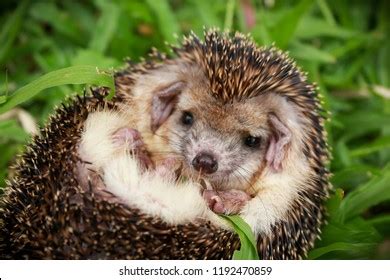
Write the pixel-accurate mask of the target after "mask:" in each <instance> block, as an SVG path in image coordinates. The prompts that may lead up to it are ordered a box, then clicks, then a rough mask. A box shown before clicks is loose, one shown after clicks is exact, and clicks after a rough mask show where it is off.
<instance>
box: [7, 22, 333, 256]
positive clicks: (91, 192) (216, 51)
mask: <svg viewBox="0 0 390 280" xmlns="http://www.w3.org/2000/svg"><path fill="white" fill-rule="evenodd" d="M171 49H172V55H171V56H169V57H168V56H167V55H165V54H162V53H159V52H157V51H153V52H152V54H151V56H150V57H149V59H148V60H145V61H142V62H141V63H138V64H134V63H131V62H130V63H129V65H128V66H127V68H125V69H124V70H121V71H118V72H117V73H116V74H115V85H116V93H115V98H114V100H113V101H107V100H106V99H105V98H104V96H105V95H106V94H107V89H105V88H97V89H94V90H93V96H91V97H89V96H84V97H77V98H76V99H75V100H73V101H72V102H71V103H70V104H68V105H63V107H62V108H60V109H58V110H57V112H56V114H55V115H54V116H53V117H52V118H51V119H50V121H49V123H48V125H47V126H46V127H45V128H44V129H43V130H42V131H41V135H40V136H36V137H34V139H33V140H32V143H31V144H30V145H29V146H28V148H27V151H26V152H25V153H24V154H23V155H22V157H21V158H20V160H19V161H18V164H17V167H16V175H15V176H14V178H12V179H11V181H9V182H8V186H7V188H6V189H5V194H4V195H3V196H2V198H1V201H0V221H1V227H0V239H1V240H2V241H1V245H0V257H1V258H6V259H7V258H14V259H97V258H98V259H229V258H231V256H232V254H233V252H234V250H236V249H237V248H239V246H240V245H239V240H238V237H237V235H235V234H234V233H233V232H231V231H230V230H228V229H226V228H224V227H221V226H219V225H217V224H215V223H213V222H211V221H204V220H194V221H191V222H186V223H182V224H172V223H168V222H166V221H165V220H163V219H161V218H160V217H156V216H153V215H148V214H145V213H144V212H143V211H140V209H137V208H135V207H132V206H131V205H128V204H126V203H123V201H121V200H118V198H117V197H116V196H115V195H114V194H112V193H111V192H107V190H104V189H103V190H100V189H99V191H97V190H96V187H95V186H94V185H93V182H91V181H88V182H87V184H85V183H82V182H80V181H81V180H80V178H79V177H78V176H77V174H78V172H79V169H78V166H79V162H80V156H79V153H78V147H79V144H80V139H81V137H82V133H83V129H84V124H85V122H86V120H87V119H88V116H90V115H91V114H93V113H96V112H101V111H102V110H105V111H107V110H108V111H120V110H123V106H126V104H129V103H132V102H134V100H135V99H134V96H136V95H137V94H142V89H144V90H145V89H146V90H147V88H142V86H141V87H139V85H140V84H141V85H143V86H144V87H146V86H148V84H147V83H149V86H150V85H152V84H153V83H152V82H155V83H156V84H159V83H160V82H161V81H163V82H164V78H165V77H166V76H169V75H168V74H169V73H167V71H166V69H170V68H171V69H174V68H175V67H176V68H179V69H180V67H184V68H181V69H184V70H183V71H185V70H188V69H196V70H194V71H196V72H197V73H198V74H199V75H200V76H201V77H202V80H201V81H202V82H201V84H202V88H203V89H204V90H203V91H202V92H203V94H204V97H205V99H206V100H213V102H214V101H215V102H217V103H219V104H221V106H234V104H237V103H240V104H241V103H245V102H256V101H255V100H257V102H258V103H257V106H258V110H259V111H261V110H262V106H263V107H267V106H269V105H273V106H271V108H272V110H271V111H266V115H267V116H268V117H269V119H265V120H264V123H267V124H268V125H269V133H268V134H264V135H262V134H259V135H254V136H253V135H250V134H249V136H251V137H252V138H259V137H260V136H261V137H260V138H264V139H265V140H264V141H262V142H263V144H262V145H263V147H264V149H265V152H264V150H263V152H264V153H263V156H262V158H261V162H262V163H261V164H260V165H259V168H258V172H254V174H253V176H254V178H255V179H258V178H260V177H261V176H263V175H264V172H265V171H264V170H269V172H271V173H270V174H268V173H267V174H268V175H267V177H266V178H268V180H270V181H271V182H273V183H272V184H273V187H272V188H270V189H265V190H262V189H261V186H259V188H258V190H260V191H264V193H265V196H267V192H268V193H269V197H270V199H269V200H268V204H266V205H264V206H266V207H270V208H272V207H273V208H275V207H274V205H273V203H277V205H276V206H277V207H281V208H282V209H280V211H279V210H278V208H275V209H276V210H275V211H274V210H273V212H272V214H273V215H272V217H274V218H272V217H271V219H269V217H267V221H268V222H267V227H266V229H265V230H264V229H263V228H262V227H261V226H260V228H258V227H256V225H257V224H258V223H259V219H260V220H261V217H262V215H260V214H259V213H258V211H255V212H253V211H252V212H251V211H249V213H250V214H251V215H246V216H245V215H243V216H244V217H245V218H246V221H247V222H248V224H249V225H250V226H251V227H252V229H254V232H255V234H256V236H257V249H258V253H259V257H260V258H261V259H301V258H304V257H305V256H306V254H307V252H308V250H309V249H311V248H312V247H313V246H314V241H315V240H316V238H317V237H318V236H319V234H320V227H321V225H322V223H323V221H324V216H325V208H324V201H325V200H326V198H327V197H328V193H329V190H330V188H331V185H330V183H329V171H328V169H327V167H326V166H327V162H328V158H329V155H328V147H327V142H326V132H325V130H324V119H325V112H324V111H323V109H322V108H321V105H320V101H319V96H318V94H317V93H316V87H315V86H314V85H313V84H310V83H309V82H308V81H307V78H306V75H305V74H304V73H302V71H301V70H300V69H299V68H298V67H297V66H296V65H295V64H294V62H292V60H291V59H290V58H288V57H287V55H285V54H284V53H283V52H281V51H279V50H277V49H275V48H274V47H273V48H259V47H257V46H256V44H255V43H254V42H253V40H252V39H251V38H250V37H249V36H246V35H243V34H240V33H235V34H233V35H232V34H229V33H221V32H219V31H218V30H214V29H213V30H209V31H206V32H205V36H204V40H201V39H199V38H198V37H197V36H196V35H195V34H193V33H191V34H190V35H189V36H188V37H185V38H184V40H183V42H182V43H181V44H180V45H179V46H171ZM188 67H190V68H188ZM164 75H165V76H164ZM148 77H149V78H150V77H155V80H154V81H153V80H152V81H151V80H150V79H149V80H148V79H144V78H148ZM143 81H146V82H144V83H143ZM165 82H166V81H165ZM162 84H164V83H162ZM137 88H138V93H137ZM202 98H203V97H202ZM275 100H276V101H275ZM174 102H175V103H174V105H175V106H176V104H177V103H178V102H180V101H177V99H175V101H174ZM279 105H280V106H281V107H280V106H279ZM148 106H149V108H150V105H148ZM275 106H276V107H275ZM278 106H279V107H278ZM173 108H174V107H173ZM251 110H253V109H251ZM176 111H177V112H178V111H179V110H175V109H173V110H172V112H170V113H171V114H174V112H176ZM256 112H257V111H254V112H253V113H256ZM129 113H130V114H132V113H134V114H138V113H139V112H136V111H135V112H131V111H130V112H129ZM152 113H153V112H152ZM187 113H188V112H187ZM251 113H252V111H251ZM171 117H172V116H170V117H169V118H171ZM152 120H153V118H152ZM164 121H165V120H164ZM220 121H221V120H220ZM163 125H164V124H163V123H162V122H158V121H157V122H153V121H152V128H151V131H152V134H151V135H150V137H151V138H153V137H154V136H153V135H154V134H157V133H155V132H156V131H158V130H159V129H161V128H162V127H163ZM160 126H161V127H160ZM153 133H154V134H153ZM246 133H247V132H246ZM147 137H149V136H147ZM245 139H246V138H245ZM252 140H253V139H252ZM255 140H256V139H255ZM249 142H251V141H249ZM152 148H153V147H152ZM292 155H295V156H292ZM278 187H280V188H279V189H278ZM284 190H287V192H286V193H285V194H283V191H284ZM278 199H279V200H281V201H282V202H284V203H283V205H282V204H280V203H278V201H277V200H278ZM253 200H254V199H252V200H251V201H253ZM251 201H249V202H248V204H250V203H251ZM259 203H262V201H260V202H257V205H258V204H259ZM247 208H249V209H250V207H247ZM273 208H272V209H273ZM247 210H248V209H247ZM266 211H267V208H264V212H265V215H266V216H267V213H266ZM252 214H255V215H252ZM263 217H264V215H263Z"/></svg>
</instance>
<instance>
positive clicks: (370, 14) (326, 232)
mask: <svg viewBox="0 0 390 280" xmlns="http://www.w3.org/2000/svg"><path fill="white" fill-rule="evenodd" d="M244 2H245V1H238V0H237V1H236V0H229V1H223V0H219V1H207V0H206V1H195V0H187V1H184V0H172V1H167V0H160V1H125V0H116V1H104V0H95V1H39V0H36V1H2V2H1V4H0V8H1V9H0V14H1V16H0V26H1V29H0V112H6V111H9V110H10V109H11V108H12V107H14V106H17V107H18V108H23V109H25V110H26V111H28V112H29V113H30V114H31V115H32V116H33V118H34V119H35V121H36V122H37V123H38V124H40V125H43V124H44V123H45V121H46V120H47V118H48V116H49V115H50V114H51V113H52V112H53V110H54V108H55V105H57V104H59V103H60V102H61V101H63V100H64V98H66V97H67V96H70V95H73V94H74V93H75V92H78V93H80V92H82V90H83V88H84V87H85V86H86V85H83V84H87V85H91V84H95V85H105V86H109V87H110V86H112V79H111V78H110V77H109V74H108V75H107V73H110V72H111V70H112V68H117V67H120V66H121V65H122V64H123V59H124V58H126V57H130V58H131V59H132V60H134V61H138V60H139V57H140V56H146V54H147V53H148V51H149V50H150V49H151V48H152V47H157V48H158V49H161V50H166V46H165V42H169V43H175V42H176V39H175V38H176V37H175V36H181V35H182V34H186V33H188V32H189V31H190V30H194V31H195V32H196V33H197V34H201V33H202V31H203V27H204V26H205V27H210V26H217V27H219V28H221V29H224V28H226V27H228V28H232V29H235V30H240V31H242V32H245V33H246V32H250V33H251V34H252V36H253V37H254V38H255V40H256V41H257V43H258V44H259V45H271V44H272V43H274V44H275V45H276V46H277V47H279V48H281V49H283V50H286V51H288V52H289V54H290V56H291V57H292V58H294V59H295V60H296V61H297V64H298V65H299V66H301V68H302V69H303V70H304V71H307V72H308V75H309V79H310V80H311V81H314V82H316V83H317V84H318V85H319V87H320V89H319V91H320V93H321V94H322V96H323V101H324V107H325V108H326V109H327V110H328V111H330V112H331V120H330V121H329V122H328V123H327V130H328V136H329V144H330V147H331V149H332V154H333V159H332V162H331V165H330V168H331V171H332V172H333V174H334V176H333V178H332V183H333V184H334V187H335V191H334V193H333V194H332V197H331V199H330V200H329V202H328V212H329V217H328V224H327V225H325V226H324V227H323V229H322V231H323V234H322V235H321V240H319V241H317V243H316V247H315V249H314V250H312V251H311V252H310V254H309V258H313V259H318V258H320V259H321V258H324V259H345V258H347V259H367V258H369V259H372V258H373V259H377V258H387V259H389V258H390V245H389V243H390V164H389V162H390V161H389V159H390V97H389V95H390V73H389V71H390V70H389V69H390V67H389V66H390V65H389V64H390V36H389V29H390V20H389V18H390V17H389V12H388V11H389V10H390V5H389V4H388V1H386V0H382V1H365V0H355V1H347V0H316V1H315V0H301V1H281V0H280V1H278V0H276V1H274V2H275V4H274V5H272V6H267V5H265V4H264V2H267V3H268V2H272V1H247V2H249V3H252V8H250V9H249V10H252V12H254V13H255V15H256V24H255V25H254V26H253V27H248V26H247V24H246V19H247V15H246V14H245V13H244V12H243V11H244V10H243V3H244ZM68 67H75V68H68ZM64 68H65V69H64ZM59 69H62V70H59ZM57 70H58V71H60V72H52V71H57ZM69 70H72V71H69ZM84 70H85V71H84ZM80 71H81V72H80ZM58 73H60V74H61V75H62V74H64V73H65V74H66V75H63V79H58V77H59V75H58ZM80 84H81V85H80ZM26 85H27V86H26ZM28 140H29V136H28V134H27V133H26V132H25V130H24V129H23V127H22V126H21V124H20V123H19V122H18V121H17V120H15V119H7V120H0V189H1V188H2V187H4V185H5V184H4V180H5V179H6V178H7V176H9V173H10V170H9V168H8V167H9V166H10V164H12V163H13V161H14V159H15V154H17V153H20V152H21V151H23V149H24V145H25V144H26V143H27V142H28ZM11 173H12V172H11ZM248 244H249V243H248Z"/></svg>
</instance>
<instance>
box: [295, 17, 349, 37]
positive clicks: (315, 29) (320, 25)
mask: <svg viewBox="0 0 390 280" xmlns="http://www.w3.org/2000/svg"><path fill="white" fill-rule="evenodd" d="M354 35H356V31H351V30H349V29H345V28H343V27H340V26H335V25H331V24H329V23H328V22H326V21H325V20H323V19H319V18H317V17H305V18H303V19H302V20H301V21H300V22H299V25H298V26H297V30H296V33H295V36H296V37H297V38H300V39H311V38H313V39H314V38H318V37H321V36H324V37H325V36H326V37H334V38H341V39H345V38H351V37H353V36H354Z"/></svg>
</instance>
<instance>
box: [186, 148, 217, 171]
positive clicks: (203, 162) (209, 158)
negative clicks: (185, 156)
mask: <svg viewBox="0 0 390 280" xmlns="http://www.w3.org/2000/svg"><path fill="white" fill-rule="evenodd" d="M192 166H193V167H194V168H195V170H196V171H199V172H205V173H207V174H212V173H214V172H216V171H217V170H218V161H217V159H216V157H215V156H214V155H213V154H211V153H208V152H200V153H198V154H197V155H196V156H195V157H194V159H193V160H192Z"/></svg>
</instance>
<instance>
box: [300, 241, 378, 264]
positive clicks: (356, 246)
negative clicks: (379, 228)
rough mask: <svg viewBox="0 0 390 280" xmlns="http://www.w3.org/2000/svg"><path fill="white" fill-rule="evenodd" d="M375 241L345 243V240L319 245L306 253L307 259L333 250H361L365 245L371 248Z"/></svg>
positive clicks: (312, 258) (315, 257)
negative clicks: (323, 245)
mask: <svg viewBox="0 0 390 280" xmlns="http://www.w3.org/2000/svg"><path fill="white" fill-rule="evenodd" d="M376 245H377V244H376V243H346V242H336V243H332V244H331V245H328V246H325V247H320V248H317V249H314V250H311V251H310V252H309V254H308V257H307V258H308V259H309V260H314V259H318V258H319V257H321V256H323V255H325V254H327V253H330V252H334V251H348V252H351V251H357V252H359V251H361V250H363V249H366V248H367V247H369V248H372V247H375V246H376Z"/></svg>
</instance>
